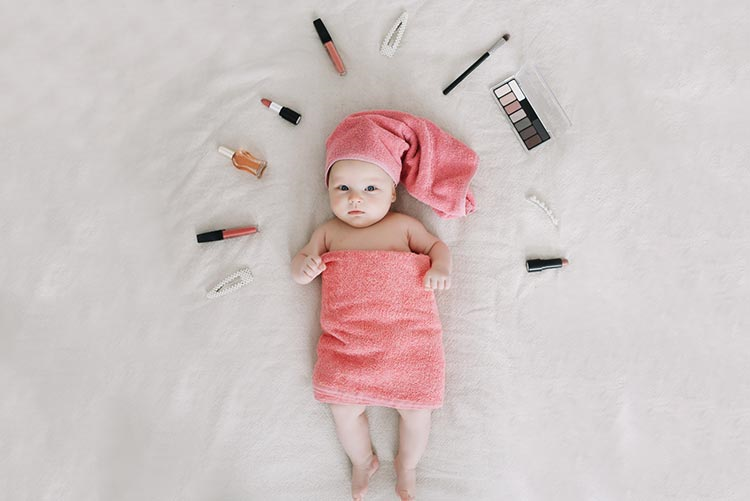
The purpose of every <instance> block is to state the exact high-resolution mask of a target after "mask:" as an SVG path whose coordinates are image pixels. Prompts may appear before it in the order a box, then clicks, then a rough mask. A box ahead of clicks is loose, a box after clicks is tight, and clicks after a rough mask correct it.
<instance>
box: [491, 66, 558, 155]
mask: <svg viewBox="0 0 750 501" xmlns="http://www.w3.org/2000/svg"><path fill="white" fill-rule="evenodd" d="M492 93H493V94H494V95H495V98H496V100H497V102H498V104H499V105H500V107H501V108H502V110H503V112H504V113H505V115H506V116H507V117H508V119H509V120H510V123H511V124H512V125H513V130H515V131H516V134H517V136H518V137H519V138H520V139H521V142H522V143H523V145H524V146H525V147H526V149H527V150H531V149H533V148H536V147H537V146H539V145H540V144H542V143H543V142H545V141H549V139H550V135H549V132H547V128H546V127H545V126H544V124H543V123H542V121H541V119H540V118H539V115H537V112H536V110H535V109H534V107H533V106H532V105H531V103H530V102H529V99H528V97H527V96H526V94H524V92H523V91H522V90H521V85H520V84H519V83H518V80H516V79H515V78H511V79H509V80H506V81H505V82H503V83H502V84H500V85H499V86H497V87H494V88H493V89H492Z"/></svg>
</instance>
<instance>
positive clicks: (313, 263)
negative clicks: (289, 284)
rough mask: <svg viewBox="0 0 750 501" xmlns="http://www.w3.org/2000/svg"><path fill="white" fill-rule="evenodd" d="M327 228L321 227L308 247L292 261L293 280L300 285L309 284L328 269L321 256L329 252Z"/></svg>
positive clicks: (303, 248) (315, 232)
mask: <svg viewBox="0 0 750 501" xmlns="http://www.w3.org/2000/svg"><path fill="white" fill-rule="evenodd" d="M325 227H326V225H325V224H324V225H323V226H319V227H318V229H316V230H315V231H314V232H313V234H312V236H311V237H310V241H309V242H307V245H305V246H304V247H302V250H300V251H299V252H298V253H297V255H296V256H294V259H292V278H293V279H294V281H295V282H297V283H298V284H301V285H304V284H309V283H310V282H312V281H313V280H314V279H315V277H317V276H318V275H320V274H321V273H323V270H325V269H326V265H325V264H323V260H322V259H320V255H321V254H323V253H325V252H326V251H328V248H327V247H326V238H325V237H326V230H325Z"/></svg>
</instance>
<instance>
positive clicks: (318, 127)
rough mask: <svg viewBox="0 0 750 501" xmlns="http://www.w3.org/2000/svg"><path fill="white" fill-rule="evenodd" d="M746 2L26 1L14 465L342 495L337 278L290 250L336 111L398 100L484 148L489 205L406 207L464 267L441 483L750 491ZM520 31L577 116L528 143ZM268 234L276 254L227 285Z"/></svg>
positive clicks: (306, 215) (441, 439)
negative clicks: (499, 95) (333, 283)
mask: <svg viewBox="0 0 750 501" xmlns="http://www.w3.org/2000/svg"><path fill="white" fill-rule="evenodd" d="M403 10H406V11H408V13H409V21H408V26H407V29H406V33H405V36H404V38H403V40H402V43H401V48H399V49H398V51H397V52H396V54H395V56H394V57H393V58H392V59H388V58H386V57H383V56H381V55H380V54H379V53H378V49H379V46H380V42H381V40H382V38H383V36H384V35H385V34H386V32H387V31H388V29H389V28H390V26H391V24H392V23H393V21H394V20H395V19H396V18H397V17H398V16H399V15H400V14H401V12H402V11H403ZM316 17H322V18H323V20H324V21H325V23H326V25H327V27H328V29H329V31H330V32H331V35H332V37H333V40H334V42H335V43H336V45H337V47H338V49H339V51H340V53H341V56H342V58H343V60H344V63H345V64H346V66H347V69H348V74H347V75H346V76H345V77H343V78H342V77H339V76H338V74H337V73H336V72H335V71H334V68H333V65H332V64H331V62H330V60H329V59H328V56H327V54H326V53H325V51H324V49H323V47H322V46H321V44H320V42H319V40H318V38H317V35H316V33H315V31H314V29H313V25H312V21H313V19H315V18H316ZM749 18H750V6H748V4H747V2H743V1H740V0H729V1H727V2H721V3H720V4H716V5H714V4H709V3H708V2H699V1H694V0H693V1H686V2H677V1H656V2H653V1H645V0H636V1H634V2H616V1H612V0H604V1H601V2H592V1H586V0H571V1H567V2H553V1H521V2H508V1H501V2H495V1H489V0H475V1H467V2H455V1H448V0H434V1H429V2H425V1H416V0H406V1H403V2H392V1H386V2H368V1H344V2H333V1H330V2H325V1H318V2H304V1H301V0H292V1H286V2H262V1H256V0H248V1H244V2H230V1H219V2H208V1H205V0H199V1H196V2H182V3H180V2H147V1H143V0H134V1H129V2H119V3H111V2H110V3H107V2H90V1H89V2H87V1H84V0H73V1H71V2H44V3H40V2H19V1H16V2H10V3H7V2H6V3H5V4H4V5H3V7H2V8H0V28H1V29H0V68H1V69H2V72H1V73H0V129H1V130H2V134H1V135H0V146H1V147H2V159H3V175H2V178H1V179H0V235H2V251H0V279H1V280H2V284H3V287H2V289H1V291H0V450H2V453H1V454H0V492H1V493H2V496H0V497H3V498H4V499H12V500H75V501H89V500H92V501H93V500H108V501H114V500H138V501H144V500H165V499H170V500H173V499H174V500H177V499H179V500H230V499H232V500H239V499H242V500H264V501H266V500H274V501H276V500H282V501H283V500H290V501H291V500H313V501H317V500H320V501H329V500H335V499H342V500H345V499H349V464H348V460H347V459H346V457H345V456H344V453H343V451H342V449H341V447H340V446H339V444H338V442H337V440H336V436H335V434H334V428H333V424H332V422H331V419H330V413H329V410H328V409H327V408H326V407H325V406H324V405H322V404H319V403H318V402H316V401H315V400H314V399H313V396H312V388H311V380H310V378H311V372H312V366H313V363H314V347H315V343H316V340H317V337H318V335H319V325H318V309H319V301H320V286H319V283H314V284H311V285H309V286H305V287H303V286H299V285H296V284H295V283H294V282H293V281H292V280H291V277H290V274H289V271H288V270H289V261H290V259H291V257H292V256H293V255H294V253H295V252H296V251H297V250H298V249H299V248H300V247H301V246H302V245H303V244H304V243H305V242H306V240H307V238H308V237H309V235H310V232H311V231H312V229H313V228H315V227H316V226H317V225H318V224H320V223H321V222H322V221H324V220H325V219H327V218H328V217H330V212H329V209H328V206H327V199H326V194H325V191H324V187H323V182H322V179H321V173H322V165H323V156H324V140H325V138H326V136H327V134H328V133H329V132H330V131H331V130H332V128H333V127H334V126H335V125H336V124H337V123H338V121H339V120H341V119H342V118H343V117H344V116H345V115H346V114H348V113H351V112H355V111H360V110H363V109H372V108H391V109H399V110H404V111H408V112H410V113H414V114H417V115H421V116H424V117H427V118H429V119H430V120H432V121H434V122H435V123H437V124H439V125H440V126H441V127H443V128H444V129H445V130H447V131H449V132H451V133H452V134H453V135H455V136H456V137H458V138H459V139H461V140H462V141H464V142H465V143H467V144H468V145H469V146H471V147H472V148H473V149H475V150H476V151H477V152H478V154H479V156H480V158H481V162H480V166H479V171H478V173H477V176H476V177H475V180H474V183H473V188H474V192H475V195H476V199H477V203H478V206H479V211H478V212H477V213H476V214H473V215H472V216H470V217H468V218H466V219H464V220H456V221H444V220H440V219H438V218H437V217H436V216H435V215H434V214H433V212H432V211H431V210H430V209H429V208H428V207H425V206H423V205H421V204H420V203H418V202H416V201H414V200H413V199H411V198H409V196H408V195H407V194H406V193H405V192H403V191H402V192H401V193H400V201H399V202H398V204H397V207H396V208H397V210H400V211H403V212H405V213H408V214H410V215H412V216H415V217H417V218H419V219H421V220H422V221H423V222H424V223H425V225H426V226H427V228H428V229H429V230H430V231H432V232H434V233H435V234H436V235H438V236H440V237H441V238H442V239H443V240H444V241H445V242H446V243H447V244H448V245H449V246H450V247H451V249H452V251H453V255H454V266H455V272H454V277H453V284H454V285H453V288H452V289H451V290H450V291H447V292H444V293H440V294H438V306H439V309H440V312H441V318H442V322H443V328H444V340H445V355H446V362H447V367H446V369H447V370H446V396H445V405H444V407H443V408H442V409H440V410H438V411H436V412H435V413H434V420H433V430H432V436H431V439H430V444H429V446H428V448H427V451H426V453H425V455H424V458H423V460H422V462H421V464H420V468H419V493H420V499H425V500H447V501H454V500H455V501H460V500H467V499H479V500H486V501H495V500H499V499H513V500H539V501H546V500H571V501H578V500H583V499H590V500H604V499H607V500H621V499H622V500H624V499H632V500H661V499H670V500H677V499H679V500H681V501H682V500H699V499H700V500H706V499H716V500H718V499H722V500H729V499H732V500H735V499H736V500H741V499H748V498H750V482H749V481H748V476H747V472H748V470H750V453H749V452H748V451H750V384H749V381H748V376H747V354H748V349H750V341H749V339H750V338H749V337H748V334H749V333H750V320H749V317H748V314H747V313H746V312H747V305H748V302H749V300H750V281H748V271H750V270H749V267H748V256H750V224H748V223H749V222H750V211H749V210H748V204H747V194H748V190H749V189H750V181H749V178H748V165H750V162H749V161H750V148H749V147H748V144H749V143H748V141H747V139H746V137H745V135H746V131H747V130H748V125H750V124H748V113H749V112H750V92H749V91H748V89H750V62H749V59H748V52H747V33H748V32H749V31H750V29H749V28H750V27H749V26H748V21H747V20H748V19H749ZM504 32H508V33H510V34H511V40H510V42H509V43H508V44H507V45H506V46H505V47H503V48H502V49H500V50H499V51H498V52H496V53H495V54H493V55H492V56H491V57H490V58H489V59H488V60H487V61H485V62H484V64H482V65H481V66H480V67H479V68H478V69H477V70H476V71H475V72H474V73H473V74H472V75H471V76H470V77H469V78H468V79H467V80H465V81H464V82H463V83H462V84H461V85H460V86H459V87H458V88H456V89H455V90H454V91H453V92H452V93H451V94H450V95H449V96H443V95H442V93H441V90H442V88H443V87H444V86H445V85H447V84H448V83H449V82H450V81H451V80H453V78H454V77H456V76H457V75H458V74H459V73H461V72H462V71H463V70H464V69H465V68H466V67H467V66H468V65H469V64H470V63H471V62H472V61H473V60H474V59H475V58H477V57H478V56H479V55H480V54H481V53H482V52H483V51H485V50H486V49H487V48H489V47H490V46H491V45H492V44H493V43H494V42H495V40H496V39H497V38H498V37H499V36H500V35H502V34H503V33H504ZM527 62H533V63H534V64H535V65H536V66H537V68H538V69H539V70H540V72H541V73H542V74H543V75H544V77H545V78H546V80H547V82H548V84H549V85H550V87H551V89H552V90H553V91H554V92H555V93H556V95H557V97H558V99H559V101H560V103H561V104H562V106H563V107H564V108H565V110H566V111H567V113H568V115H569V116H570V118H571V120H572V122H573V128H572V129H571V130H570V132H569V133H568V134H566V135H565V136H563V137H559V138H556V139H554V140H553V141H551V142H550V143H549V144H546V145H542V147H540V148H539V149H538V150H535V151H533V152H531V153H528V154H527V153H526V152H524V151H523V150H522V149H521V147H520V145H519V143H518V142H517V140H516V139H515V137H514V136H513V134H512V132H511V129H510V126H509V124H508V123H507V120H506V119H505V118H504V117H503V116H501V115H500V111H499V109H498V107H497V106H496V105H495V104H494V103H493V102H492V98H491V95H490V92H489V87H490V86H491V85H492V84H494V83H496V82H499V81H501V80H502V79H504V78H505V77H507V76H510V75H511V74H513V73H514V72H515V71H516V70H517V69H518V68H519V67H520V66H521V65H522V64H524V63H527ZM263 97H266V98H269V99H273V100H275V101H277V102H279V103H281V104H283V105H286V106H289V107H291V108H292V109H295V110H297V111H299V112H300V113H301V114H302V115H303V118H302V122H301V123H300V125H299V126H296V127H294V126H292V125H290V124H288V123H287V122H285V121H283V120H281V119H280V118H279V117H278V116H275V115H274V114H273V113H271V112H270V111H269V110H268V109H266V108H264V107H263V106H262V105H261V104H260V102H259V101H260V99H261V98H263ZM220 144H221V145H225V146H228V147H232V148H240V147H242V148H246V149H248V150H250V151H251V152H253V153H254V154H256V155H257V156H259V157H262V158H264V159H266V160H267V161H268V165H269V167H268V169H267V172H266V175H265V176H264V177H263V179H261V180H256V179H254V178H253V177H251V176H249V175H248V174H246V173H244V172H241V171H239V170H236V169H234V168H232V167H231V166H230V165H229V163H228V162H227V160H226V159H225V158H224V157H221V156H220V155H218V153H217V152H216V148H217V146H218V145H220ZM529 194H535V195H537V196H538V197H539V198H540V199H542V200H544V201H545V202H546V203H547V204H548V206H549V207H550V208H551V209H552V210H553V211H554V213H555V215H556V216H557V217H559V220H560V225H559V228H555V227H554V226H553V225H552V224H551V223H550V221H549V220H548V218H547V216H546V215H545V214H544V213H543V212H542V211H541V210H540V209H539V208H538V207H535V206H534V205H532V204H530V203H529V202H527V201H526V196H527V195H529ZM248 224H255V225H257V226H258V227H259V228H260V232H259V233H258V234H256V235H253V236H249V237H242V238H237V239H233V240H227V241H224V242H218V243H212V244H200V245H199V244H197V243H196V241H195V234H196V233H198V232H201V231H207V230H213V229H219V228H228V227H236V226H243V225H248ZM527 257H567V258H568V259H569V260H570V263H571V264H570V266H569V267H568V268H567V269H564V270H554V271H545V272H542V273H537V274H529V273H527V272H526V270H525V268H524V261H525V259H526V258H527ZM245 266H247V267H249V268H250V269H251V270H252V272H253V275H254V278H255V280H254V282H253V283H251V284H249V285H247V286H245V287H244V288H242V289H240V290H238V291H237V292H234V293H232V294H229V295H227V296H224V297H221V298H218V299H207V298H206V292H207V291H208V290H209V289H210V288H211V286H212V285H213V284H215V283H216V282H219V281H220V280H221V279H222V278H223V277H225V276H227V275H228V274H230V273H232V272H234V271H236V270H238V269H240V268H242V267H245ZM370 422H371V427H372V438H373V443H374V445H375V448H376V449H377V452H378V454H379V456H380V458H381V461H382V469H381V471H380V472H379V473H378V474H377V475H376V476H375V477H374V478H373V481H372V485H371V488H370V494H369V496H368V499H371V500H389V499H394V498H395V494H394V492H393V484H394V473H393V469H392V460H393V457H394V454H395V453H396V450H397V428H396V425H397V421H396V414H395V412H393V411H391V410H387V409H372V411H371V412H370Z"/></svg>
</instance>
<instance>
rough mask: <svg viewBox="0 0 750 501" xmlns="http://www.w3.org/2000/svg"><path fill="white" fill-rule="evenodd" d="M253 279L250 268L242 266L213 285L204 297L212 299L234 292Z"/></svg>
mask: <svg viewBox="0 0 750 501" xmlns="http://www.w3.org/2000/svg"><path fill="white" fill-rule="evenodd" d="M252 281H253V273H252V272H251V271H250V268H242V269H241V270H239V271H237V272H235V273H232V274H231V275H229V276H228V277H227V278H225V279H224V280H222V281H221V282H219V283H218V284H216V285H214V287H213V288H212V289H211V290H210V291H208V294H206V297H207V298H209V299H214V298H217V297H221V296H224V295H226V294H229V293H230V292H234V291H236V290H237V289H239V288H240V287H244V286H245V285H247V284H249V283H250V282H252Z"/></svg>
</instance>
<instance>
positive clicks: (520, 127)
mask: <svg viewBox="0 0 750 501" xmlns="http://www.w3.org/2000/svg"><path fill="white" fill-rule="evenodd" d="M529 125H531V120H529V117H526V118H524V119H523V120H521V121H520V122H516V123H515V126H516V130H524V129H525V128H526V127H528V126H529Z"/></svg>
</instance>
